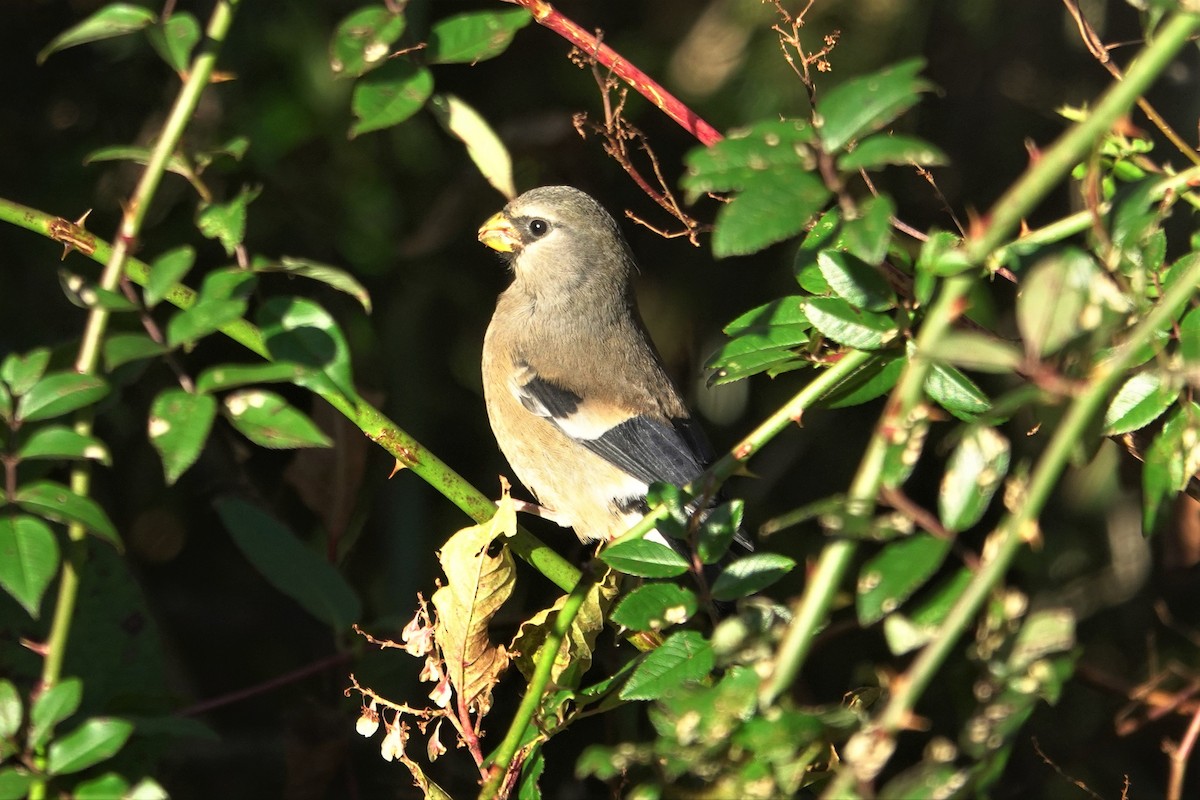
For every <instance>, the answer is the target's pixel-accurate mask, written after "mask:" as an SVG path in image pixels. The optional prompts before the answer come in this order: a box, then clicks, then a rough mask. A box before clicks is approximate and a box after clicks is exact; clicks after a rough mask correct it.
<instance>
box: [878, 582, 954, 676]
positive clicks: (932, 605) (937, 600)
mask: <svg viewBox="0 0 1200 800" xmlns="http://www.w3.org/2000/svg"><path fill="white" fill-rule="evenodd" d="M973 577H974V574H973V573H972V572H971V570H969V569H967V568H965V567H964V568H962V569H960V570H958V572H955V573H954V575H952V576H951V577H950V578H948V579H946V580H945V581H942V582H940V583H939V584H938V585H937V586H936V587H935V588H933V589H931V590H930V591H929V592H927V593H926V596H925V597H923V598H921V599H920V600H918V601H914V602H913V603H911V604H910V607H909V608H907V609H906V610H907V611H908V612H909V613H908V614H903V613H901V612H899V611H896V612H893V613H891V614H888V615H887V617H885V618H884V620H883V635H884V638H885V639H887V643H888V649H889V650H891V651H892V655H897V656H900V655H904V654H905V653H908V652H910V651H912V650H916V649H917V648H918V647H923V646H924V645H925V644H926V643H928V642H930V641H932V640H933V638H934V637H935V636H937V634H938V629H939V628H940V627H941V624H942V622H943V621H944V620H945V619H946V615H947V614H949V613H950V609H951V608H953V607H954V604H955V603H957V602H958V598H959V597H961V596H962V593H963V592H965V591H966V589H967V586H968V585H969V584H970V583H971V579H972V578H973Z"/></svg>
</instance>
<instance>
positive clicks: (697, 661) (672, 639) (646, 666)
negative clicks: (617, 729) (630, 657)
mask: <svg viewBox="0 0 1200 800" xmlns="http://www.w3.org/2000/svg"><path fill="white" fill-rule="evenodd" d="M713 663H714V659H713V651H712V645H711V644H709V643H708V641H706V640H705V638H704V637H703V636H701V635H700V633H698V632H697V631H676V632H675V633H673V634H671V635H670V636H668V637H667V638H666V641H664V642H663V643H662V644H661V645H660V646H659V647H658V648H657V649H655V650H653V651H651V652H650V653H648V654H647V655H646V657H645V658H644V659H642V663H640V664H638V666H637V668H636V669H635V670H634V671H633V674H632V675H630V676H629V680H628V681H627V682H626V684H625V685H624V686H623V687H621V691H620V695H619V696H620V698H621V699H622V700H657V699H659V698H660V697H663V696H664V695H666V694H669V693H670V692H672V691H673V690H676V689H679V688H680V687H682V686H683V685H684V684H686V683H688V682H690V681H698V680H701V679H703V678H704V677H705V676H706V675H708V674H709V672H711V671H712V668H713Z"/></svg>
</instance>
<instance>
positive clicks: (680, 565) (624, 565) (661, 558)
mask: <svg viewBox="0 0 1200 800" xmlns="http://www.w3.org/2000/svg"><path fill="white" fill-rule="evenodd" d="M600 559H601V560H602V561H603V562H604V563H605V564H608V565H609V566H610V567H612V568H613V569H615V570H617V571H619V572H624V573H625V574H626V575H637V576H639V577H642V578H671V577H674V576H676V575H682V574H683V573H685V572H687V570H688V563H687V561H685V560H684V558H683V556H681V555H679V553H676V552H675V551H674V550H672V549H671V548H670V547H667V546H666V545H665V544H662V543H661V542H655V541H651V540H649V539H634V540H631V541H627V542H617V543H616V544H614V545H612V546H610V547H606V548H604V549H603V550H601V551H600Z"/></svg>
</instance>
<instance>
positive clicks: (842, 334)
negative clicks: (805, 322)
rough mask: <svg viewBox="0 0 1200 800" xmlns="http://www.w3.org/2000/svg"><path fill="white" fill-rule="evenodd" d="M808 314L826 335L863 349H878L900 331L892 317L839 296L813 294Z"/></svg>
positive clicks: (818, 328)
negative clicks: (859, 307)
mask: <svg viewBox="0 0 1200 800" xmlns="http://www.w3.org/2000/svg"><path fill="white" fill-rule="evenodd" d="M804 314H805V316H807V317H808V319H809V321H810V322H812V324H813V327H814V328H816V329H817V330H819V331H820V332H821V333H822V334H824V335H825V337H826V338H828V339H831V340H833V341H835V342H837V343H838V344H844V345H846V346H848V347H854V348H857V349H859V350H878V349H879V348H881V347H883V346H884V345H886V344H888V343H890V342H892V341H893V340H894V339H895V338H896V337H897V336H898V335H899V333H900V332H899V330H898V329H897V328H896V323H895V321H894V320H893V319H892V318H891V317H890V316H888V315H886V314H875V313H872V312H870V311H859V310H857V309H855V308H853V307H851V305H850V304H849V303H847V302H846V301H845V300H842V299H841V298H838V297H810V298H808V299H807V300H805V301H804Z"/></svg>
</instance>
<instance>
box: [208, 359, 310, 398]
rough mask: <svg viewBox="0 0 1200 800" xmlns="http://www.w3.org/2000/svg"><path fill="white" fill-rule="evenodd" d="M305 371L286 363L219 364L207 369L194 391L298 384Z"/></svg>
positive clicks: (298, 366)
mask: <svg viewBox="0 0 1200 800" xmlns="http://www.w3.org/2000/svg"><path fill="white" fill-rule="evenodd" d="M305 372H306V369H305V368H304V367H303V366H301V365H299V364H292V363H289V362H287V361H268V362H264V363H262V364H221V365H220V366H216V367H209V368H208V369H206V370H204V372H201V373H200V377H199V378H197V379H196V391H197V392H201V393H207V392H219V391H225V390H226V389H236V388H237V387H239V386H248V385H251V384H259V383H281V382H284V383H298V382H299V381H300V379H301V378H302V377H303V376H304V375H305Z"/></svg>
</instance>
